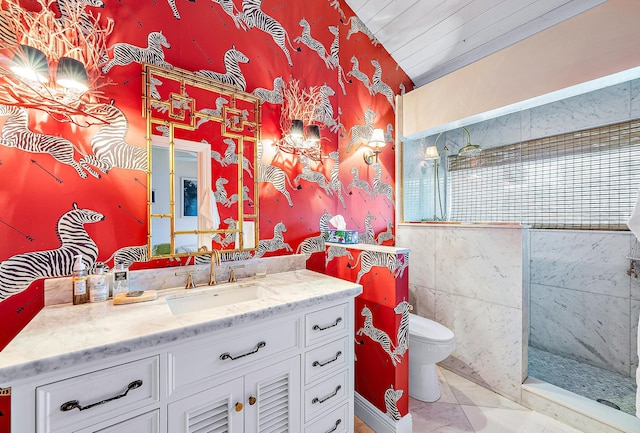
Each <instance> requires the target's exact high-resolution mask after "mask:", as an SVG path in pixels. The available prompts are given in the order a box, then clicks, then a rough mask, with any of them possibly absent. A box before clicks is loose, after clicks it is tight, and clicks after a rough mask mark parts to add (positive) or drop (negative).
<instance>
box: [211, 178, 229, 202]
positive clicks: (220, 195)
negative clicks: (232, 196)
mask: <svg viewBox="0 0 640 433" xmlns="http://www.w3.org/2000/svg"><path fill="white" fill-rule="evenodd" d="M228 183H229V181H228V180H227V179H225V178H224V177H219V178H218V179H216V189H215V190H214V191H213V196H214V197H215V199H216V203H220V204H221V205H224V206H227V205H229V206H231V205H230V204H229V198H228V197H227V190H226V188H225V187H224V186H225V185H226V184H228ZM227 207H228V206H227Z"/></svg>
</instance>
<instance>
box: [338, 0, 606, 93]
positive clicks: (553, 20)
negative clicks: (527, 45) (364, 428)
mask: <svg viewBox="0 0 640 433" xmlns="http://www.w3.org/2000/svg"><path fill="white" fill-rule="evenodd" d="M345 1H346V3H347V4H348V5H349V6H350V7H351V9H353V11H354V12H355V13H356V15H357V16H358V18H360V20H361V21H362V22H363V23H364V24H365V25H366V26H367V28H368V29H369V30H370V31H371V32H372V33H373V34H374V35H375V37H376V38H377V39H378V41H380V43H381V44H382V45H383V46H384V47H385V49H386V50H387V51H388V52H389V54H391V56H392V57H393V58H394V60H395V61H396V62H398V64H399V65H400V67H401V68H402V69H403V70H404V71H405V72H406V73H407V74H408V75H409V77H410V78H411V79H412V80H413V82H414V84H415V86H416V87H419V86H422V85H424V84H426V83H428V82H430V81H433V80H435V79H437V78H439V77H442V76H443V75H446V74H448V73H450V72H453V71H455V70H456V69H459V68H461V67H463V66H466V65H468V64H470V63H473V62H475V61H477V60H479V59H481V58H483V57H485V56H488V55H490V54H492V53H494V52H496V51H499V50H501V49H503V48H505V47H507V46H509V45H511V44H514V43H516V42H518V41H521V40H523V39H525V38H527V37H529V36H531V35H534V34H535V33H537V32H540V31H542V30H544V29H546V28H549V27H551V26H553V25H555V24H557V23H559V22H561V21H564V20H566V19H568V18H571V17H573V16H575V15H577V14H579V13H581V12H584V11H585V10H587V9H590V8H592V7H594V6H597V5H598V4H601V3H604V2H605V1H606V0H345Z"/></svg>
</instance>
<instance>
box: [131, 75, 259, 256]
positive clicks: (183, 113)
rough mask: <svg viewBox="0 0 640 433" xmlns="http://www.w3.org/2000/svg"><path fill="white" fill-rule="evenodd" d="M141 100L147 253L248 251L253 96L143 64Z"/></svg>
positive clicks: (253, 181) (254, 195) (255, 136)
mask: <svg viewBox="0 0 640 433" xmlns="http://www.w3.org/2000/svg"><path fill="white" fill-rule="evenodd" d="M142 99H143V104H142V111H143V116H144V117H145V118H146V129H147V131H146V139H147V152H148V158H149V161H148V167H149V171H148V174H147V190H148V195H147V198H148V200H147V216H148V231H147V239H148V241H147V247H148V250H149V254H150V257H151V259H154V258H168V257H175V256H185V255H194V254H198V253H203V252H205V251H212V250H220V251H225V252H227V251H229V252H231V251H252V250H255V249H256V248H257V245H258V222H259V217H258V208H259V206H258V183H257V178H256V167H257V158H258V152H257V150H258V141H259V140H260V126H261V125H260V99H259V98H257V97H255V96H254V95H252V94H249V93H245V92H242V91H240V90H238V89H237V88H235V87H233V86H229V85H226V84H224V83H221V82H218V81H215V80H212V79H210V78H207V77H203V76H201V75H197V74H196V73H194V72H190V71H186V70H182V69H178V68H173V69H166V68H162V67H159V66H155V65H150V64H144V65H143V98H142Z"/></svg>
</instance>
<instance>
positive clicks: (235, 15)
mask: <svg viewBox="0 0 640 433" xmlns="http://www.w3.org/2000/svg"><path fill="white" fill-rule="evenodd" d="M211 1H212V2H214V3H218V4H219V5H220V7H222V10H223V11H224V12H225V13H226V14H227V15H229V16H230V17H231V19H233V23H234V24H235V25H236V28H238V29H239V28H242V29H243V30H247V26H246V24H245V23H244V22H242V21H240V19H239V16H240V11H239V10H238V8H236V5H235V4H234V3H233V0H211Z"/></svg>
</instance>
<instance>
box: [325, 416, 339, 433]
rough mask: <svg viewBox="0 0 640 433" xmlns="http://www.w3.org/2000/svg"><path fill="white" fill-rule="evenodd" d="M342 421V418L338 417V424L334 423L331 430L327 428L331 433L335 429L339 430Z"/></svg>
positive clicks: (328, 432)
mask: <svg viewBox="0 0 640 433" xmlns="http://www.w3.org/2000/svg"><path fill="white" fill-rule="evenodd" d="M341 422H342V420H341V419H340V418H338V420H337V421H336V425H334V426H333V428H332V429H331V430H327V433H331V432H334V431H336V430H338V426H339V425H340V423H341Z"/></svg>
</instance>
